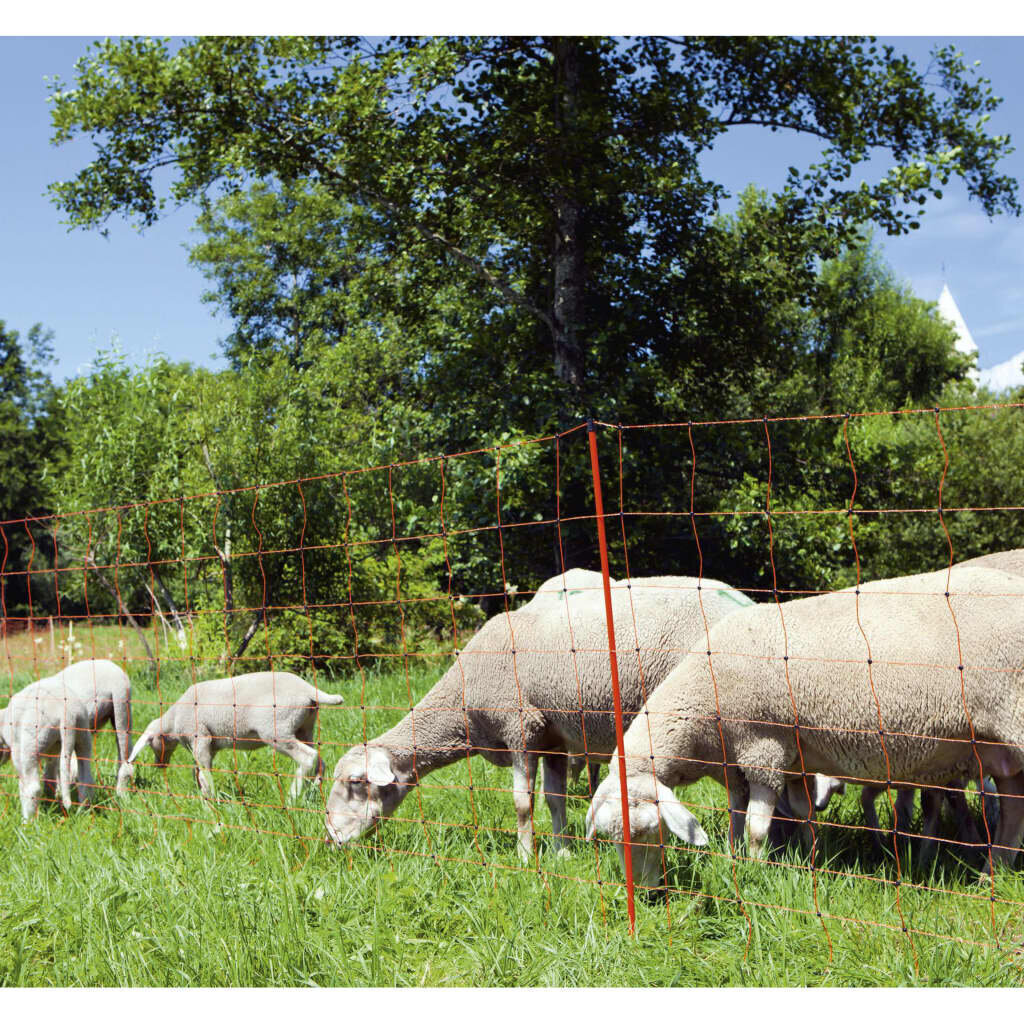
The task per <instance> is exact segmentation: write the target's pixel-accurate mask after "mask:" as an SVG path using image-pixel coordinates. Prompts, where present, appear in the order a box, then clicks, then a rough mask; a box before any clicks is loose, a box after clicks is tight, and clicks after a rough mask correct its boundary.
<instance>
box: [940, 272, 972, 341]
mask: <svg viewBox="0 0 1024 1024" xmlns="http://www.w3.org/2000/svg"><path fill="white" fill-rule="evenodd" d="M939 313H941V314H942V316H943V317H944V318H945V319H946V320H948V321H949V322H950V323H951V324H952V325H953V328H954V329H955V330H956V343H955V344H956V350H957V352H963V354H964V355H968V356H969V355H971V354H972V353H977V351H978V346H977V345H976V344H975V342H974V339H973V338H972V337H971V332H970V331H969V330H968V329H967V323H966V321H965V320H964V316H963V313H961V312H960V307H959V306H958V305H957V304H956V300H955V299H954V298H953V293H952V292H951V291H950V290H949V285H947V284H944V285H943V286H942V294H941V295H940V296H939Z"/></svg>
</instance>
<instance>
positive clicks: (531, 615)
mask: <svg viewBox="0 0 1024 1024" xmlns="http://www.w3.org/2000/svg"><path fill="white" fill-rule="evenodd" d="M600 580H601V577H600V575H599V574H598V573H593V572H586V571H584V570H570V571H569V572H568V573H567V574H566V575H565V577H564V578H563V577H562V576H556V577H553V578H552V579H551V580H548V581H546V582H545V583H544V584H543V585H542V586H541V587H540V588H539V589H538V591H537V593H536V594H535V595H534V597H533V599H532V600H531V601H530V602H529V603H528V604H526V605H524V606H523V607H521V608H518V609H516V610H515V611H511V612H508V613H504V612H503V613H500V614H498V615H496V616H494V617H492V618H491V619H489V620H488V621H487V622H486V623H484V625H483V626H482V627H481V629H480V630H479V631H478V632H477V634H476V635H475V636H474V637H473V638H472V639H471V640H470V641H469V643H467V644H466V645H465V647H464V648H462V649H461V650H460V651H457V652H456V657H455V663H454V664H453V665H452V666H451V667H450V668H449V669H448V670H447V671H446V672H445V673H444V675H443V676H442V677H441V679H440V680H439V681H438V682H437V683H436V684H435V685H434V687H433V688H432V689H431V690H430V691H429V692H428V693H427V694H426V696H424V697H423V699H422V700H420V702H419V703H418V704H417V705H416V706H415V707H414V708H413V709H411V710H410V712H409V713H408V714H407V715H406V716H405V717H404V718H403V719H402V720H401V721H400V722H399V723H398V724H397V725H395V726H393V727H392V728H391V729H389V730H388V731H387V732H385V733H383V734H382V735H380V736H378V737H376V738H375V739H372V740H371V741H370V742H368V743H365V744H359V745H358V746H355V747H353V748H352V749H351V750H349V751H348V752H347V753H346V754H345V755H344V756H343V757H342V758H340V760H339V761H338V763H337V765H336V767H335V771H334V784H333V786H332V787H331V792H330V795H329V797H328V801H327V813H326V826H327V834H328V837H329V840H330V841H332V842H334V843H335V844H336V845H338V846H342V845H343V844H345V843H346V842H351V841H353V840H355V839H357V838H358V837H359V836H361V835H363V834H365V833H366V832H369V831H370V830H372V829H374V828H375V827H376V826H377V825H378V824H379V823H380V822H381V821H382V820H383V819H385V818H389V817H391V816H392V815H393V814H394V812H395V810H396V808H397V807H398V805H399V804H400V803H401V802H402V800H403V799H404V798H405V797H406V795H407V794H408V793H409V791H410V789H411V788H412V787H413V786H415V785H417V784H418V783H419V781H420V780H421V779H422V778H423V776H424V775H426V774H427V773H428V772H432V771H434V770H435V769H437V768H441V767H442V766H444V765H447V764H451V763H453V762H455V761H458V760H460V759H461V758H466V757H469V756H470V755H472V754H481V755H482V756H483V757H485V758H486V759H487V760H488V761H490V762H492V763H493V764H496V765H499V766H502V767H511V768H512V778H513V787H512V794H513V803H514V805H515V809H516V818H517V832H518V849H519V853H520V856H521V857H522V858H523V859H524V860H528V859H529V858H530V856H531V855H532V853H533V849H534V834H533V796H534V786H535V781H536V771H537V765H538V761H539V760H541V759H542V760H543V765H544V781H543V789H544V794H545V798H546V800H547V803H548V807H549V809H550V811H551V824H552V835H553V846H554V847H555V848H556V850H557V851H558V852H559V853H560V854H562V855H564V854H565V853H566V852H567V851H566V845H567V837H566V826H567V817H566V774H567V768H568V762H569V759H570V758H571V757H573V756H576V757H579V756H580V755H583V754H585V755H586V756H587V757H588V758H589V759H590V760H591V761H592V762H597V761H608V759H609V757H610V755H611V753H612V751H613V750H614V749H615V724H614V715H613V713H612V703H613V702H612V692H611V675H610V671H609V654H608V633H607V625H606V618H605V603H604V593H603V585H602V584H601V583H600ZM567 584H571V585H572V586H568V585H567ZM702 602H703V615H702V608H701V603H702ZM612 603H613V609H614V620H615V635H616V649H617V652H618V663H619V683H620V690H621V699H622V709H623V715H624V718H625V719H626V721H627V722H628V721H629V720H631V719H632V717H633V716H634V715H635V714H636V713H637V712H638V711H639V709H640V707H641V705H642V703H643V701H644V698H645V696H646V694H648V693H650V692H651V691H653V690H654V689H655V688H656V687H657V686H658V685H659V684H660V683H661V682H662V680H663V679H664V678H665V677H666V676H667V675H668V673H669V670H670V669H671V668H672V666H673V665H675V664H676V662H677V661H679V659H680V658H681V657H682V656H683V655H684V654H685V653H686V652H687V651H689V650H690V649H691V648H692V647H694V646H696V647H699V648H700V649H703V648H704V643H705V635H706V634H705V618H704V616H706V617H707V622H708V624H709V625H712V624H714V623H715V622H718V621H720V620H721V619H723V618H725V617H726V616H727V615H730V614H732V613H733V612H735V611H737V610H738V609H740V608H743V607H745V606H747V605H749V604H751V603H752V602H751V601H750V599H749V598H747V597H746V596H745V595H743V594H741V593H738V592H737V591H735V590H733V589H732V588H731V587H729V586H728V585H727V584H725V583H722V582H720V581H718V580H712V579H703V580H698V579H697V578H694V577H688V576H664V577H650V578H644V579H634V580H632V581H630V582H629V583H624V582H621V581H619V582H615V583H614V585H613V590H612ZM634 615H635V622H636V626H635V631H634Z"/></svg>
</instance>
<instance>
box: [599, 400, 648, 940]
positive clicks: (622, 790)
mask: <svg viewBox="0 0 1024 1024" xmlns="http://www.w3.org/2000/svg"><path fill="white" fill-rule="evenodd" d="M587 435H588V439H589V441H590V469H591V472H592V473H593V476H594V512H595V515H596V518H597V544H598V547H599V548H600V549H601V581H602V583H603V584H604V614H605V620H606V622H607V624H608V660H609V662H611V670H612V702H613V704H614V706H615V745H616V749H617V751H618V759H619V795H620V797H621V799H622V829H623V835H622V859H623V862H624V864H625V868H626V910H627V913H628V914H629V934H630V935H632V934H634V932H635V931H636V904H635V900H634V891H633V847H632V845H631V843H630V841H629V840H630V835H631V832H630V828H629V794H628V793H627V791H626V756H625V750H624V747H623V740H622V697H621V695H620V693H619V659H618V655H617V654H616V651H615V617H614V615H613V614H612V586H611V577H610V576H609V573H608V540H607V538H606V537H605V530H604V500H603V499H602V497H601V470H600V468H599V467H598V462H597V430H596V428H595V427H594V421H593V420H592V419H588V420H587Z"/></svg>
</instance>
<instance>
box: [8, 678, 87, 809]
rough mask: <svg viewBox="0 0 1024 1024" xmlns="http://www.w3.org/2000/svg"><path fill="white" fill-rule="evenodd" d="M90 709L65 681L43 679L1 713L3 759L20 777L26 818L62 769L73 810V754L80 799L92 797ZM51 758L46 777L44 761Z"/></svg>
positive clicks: (66, 801) (64, 795)
mask: <svg viewBox="0 0 1024 1024" xmlns="http://www.w3.org/2000/svg"><path fill="white" fill-rule="evenodd" d="M91 724H92V723H91V721H90V717H89V709H88V708H87V707H86V705H85V704H84V703H83V702H82V701H81V700H79V698H78V697H77V696H76V695H75V694H74V693H73V692H72V691H71V690H70V688H67V687H65V686H64V685H63V684H61V683H60V682H59V677H50V678H48V679H40V680H39V681H38V682H36V683H31V684H30V685H29V686H26V687H25V689H23V690H20V691H19V692H18V693H16V694H14V696H13V697H11V700H10V703H9V704H8V705H7V707H6V708H4V710H3V712H2V713H0V763H2V762H3V761H5V760H7V758H8V757H9V758H10V759H11V762H12V763H13V765H14V771H15V773H16V774H17V776H18V791H19V794H20V796H21V817H22V820H24V821H28V820H29V818H31V817H32V816H33V815H34V814H35V813H36V811H37V810H38V808H39V798H40V795H41V793H42V791H43V785H44V781H46V782H53V781H55V780H56V777H57V776H58V774H59V778H60V796H61V803H62V804H63V805H64V809H65V810H70V809H71V802H72V801H71V758H72V756H77V759H78V771H77V782H78V787H77V788H78V799H79V802H80V803H81V804H82V806H88V805H89V804H90V803H91V802H92V790H93V785H94V780H93V777H92V731H91ZM41 758H43V759H45V761H46V765H45V768H44V776H43V779H42V780H41V779H40V775H39V761H40V759H41Z"/></svg>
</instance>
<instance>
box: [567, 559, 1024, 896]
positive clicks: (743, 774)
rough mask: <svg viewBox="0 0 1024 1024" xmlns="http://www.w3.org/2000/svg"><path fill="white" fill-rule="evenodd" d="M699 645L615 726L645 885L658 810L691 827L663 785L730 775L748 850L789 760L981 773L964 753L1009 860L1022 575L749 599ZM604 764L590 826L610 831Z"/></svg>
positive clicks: (1013, 843) (1020, 736)
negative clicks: (992, 788)
mask: <svg viewBox="0 0 1024 1024" xmlns="http://www.w3.org/2000/svg"><path fill="white" fill-rule="evenodd" d="M947 595H948V597H947ZM954 615H955V620H956V621H955V624H954ZM783 624H784V625H783ZM958 640H959V644H960V647H959V648H958ZM709 647H710V649H711V650H712V652H713V653H712V655H711V657H710V658H709V657H708V656H707V655H700V654H691V655H689V656H688V657H687V658H685V659H684V660H683V661H682V662H681V663H680V664H679V665H678V666H677V667H676V668H675V669H674V670H673V672H672V673H671V675H670V676H669V678H668V679H667V680H666V681H665V683H664V684H663V685H662V686H661V687H659V689H658V690H656V691H655V693H654V695H653V697H651V699H650V700H649V701H648V702H647V711H648V714H647V715H642V716H638V717H637V719H636V720H635V721H634V723H633V725H632V726H631V727H630V729H629V731H628V733H627V735H626V743H625V745H626V754H627V759H628V760H627V768H626V773H627V778H626V782H627V787H628V790H629V793H630V804H631V808H632V806H633V804H637V805H638V808H639V813H638V814H637V815H636V816H635V817H636V820H637V822H638V823H637V824H633V823H632V822H631V826H632V827H631V836H632V840H633V841H634V842H640V843H641V844H645V845H643V846H641V847H640V848H639V849H640V851H641V855H640V856H639V857H635V858H634V863H638V864H639V877H640V880H641V882H643V884H656V883H657V882H658V879H659V876H660V871H661V860H660V857H655V856H654V855H653V854H652V850H653V851H655V852H656V851H657V844H658V843H659V842H660V841H661V840H660V836H661V829H660V827H659V820H660V821H661V822H663V823H664V824H665V825H667V827H668V828H669V829H670V830H672V831H674V832H676V833H677V834H680V832H681V833H683V834H686V833H687V831H689V832H693V831H694V830H695V826H696V823H695V821H694V820H693V816H692V815H691V814H689V812H688V811H686V810H685V808H682V809H681V810H682V813H680V809H679V808H678V807H677V806H676V804H677V803H678V802H677V801H675V798H674V796H673V794H672V789H671V787H673V786H676V785H681V784H687V783H690V782H693V781H695V780H696V779H698V778H701V777H703V776H707V775H710V776H711V777H713V778H716V779H717V780H718V781H720V782H726V783H727V784H728V789H729V797H730V800H729V802H730V811H731V812H732V817H731V829H730V831H731V832H732V835H733V836H734V837H735V836H736V834H737V833H736V826H737V824H738V823H739V819H738V817H737V816H738V815H739V814H741V813H742V812H743V810H744V809H745V810H746V812H747V813H746V828H747V833H748V836H749V843H750V850H751V853H752V854H753V855H754V856H759V855H760V853H761V851H762V847H763V844H764V842H765V838H766V836H767V832H768V828H769V825H770V822H771V818H772V812H773V810H774V808H775V805H776V802H777V800H778V796H779V794H780V793H781V792H782V789H783V787H784V786H785V785H786V782H787V779H790V780H795V779H796V778H797V777H799V776H800V773H801V770H805V771H807V772H820V773H823V774H827V775H831V776H833V777H835V778H837V779H839V780H840V781H847V782H858V783H859V782H862V781H863V780H866V779H870V780H875V781H876V784H884V783H885V782H886V781H891V782H892V784H894V785H897V786H899V785H903V786H922V785H924V786H927V785H942V784H944V783H945V782H946V781H947V780H949V779H950V778H953V777H955V776H957V775H960V774H972V775H973V774H976V773H978V766H977V761H976V753H977V756H978V757H980V758H981V762H982V766H983V769H984V772H985V773H987V774H989V775H991V776H992V777H993V778H994V779H995V781H996V786H997V788H998V791H999V795H1000V803H1001V813H1000V820H999V826H998V828H997V830H996V834H995V837H994V846H993V859H994V860H995V861H996V862H1000V863H1012V861H1013V859H1014V858H1015V856H1016V853H1017V850H1018V847H1019V845H1020V840H1021V834H1022V831H1024V800H1022V799H1020V797H1021V796H1024V773H1022V770H1024V579H1021V578H1019V577H1015V576H1011V575H1009V574H1007V573H1003V572H999V571H996V570H991V569H978V568H954V569H952V570H950V571H945V570H944V571H941V572H935V573H927V574H923V575H919V576H907V577H903V578H900V579H892V580H880V581H877V582H873V583H864V584H861V585H860V586H859V587H856V588H853V587H851V588H848V589H847V590H843V591H839V592H837V593H830V594H822V595H818V596H815V597H808V598H803V599H800V600H795V601H790V602H787V603H786V604H784V605H782V606H775V605H757V606H754V607H752V608H749V609H746V610H744V611H741V612H738V613H737V614H736V615H735V616H732V617H731V618H730V619H729V621H728V622H726V623H723V624H721V625H719V626H717V627H715V628H714V629H713V630H712V631H711V638H710V642H709ZM958 652H960V653H958ZM709 661H710V662H711V665H712V666H713V668H714V680H715V683H716V685H717V697H718V704H719V706H720V708H721V723H720V725H721V729H722V734H723V735H724V738H725V748H726V751H725V756H724V760H725V766H724V767H723V751H722V741H721V739H720V734H719V723H718V721H717V720H716V715H717V713H718V712H717V710H716V701H715V688H714V687H713V686H712V679H711V675H710V671H709ZM961 680H962V685H963V691H962V690H961ZM962 693H963V694H965V695H966V697H965V698H964V696H962ZM965 700H966V705H967V711H965V707H964V704H965ZM876 702H877V703H876ZM794 706H795V709H796V714H798V716H799V750H798V745H797V740H798V735H797V730H796V729H795V728H794ZM968 712H969V715H970V723H973V728H974V732H975V739H976V744H973V745H972V743H971V724H970V723H969V721H968ZM800 751H802V760H801V756H800ZM975 752H976V753H975ZM612 769H613V770H612V773H611V774H610V775H609V777H608V778H607V779H605V781H604V782H603V783H602V784H601V786H600V787H598V792H597V793H596V794H595V797H594V801H593V803H592V804H591V807H590V810H589V812H588V815H587V832H588V835H589V836H593V835H595V834H597V833H601V834H603V835H608V836H610V837H611V838H613V839H614V840H617V841H619V842H621V840H622V839H623V824H622V809H621V806H620V804H619V797H618V786H619V782H618V777H617V775H616V765H615V764H614V763H613V765H612ZM801 778H802V777H801ZM662 796H665V798H666V799H671V800H672V801H673V804H672V805H671V809H670V813H669V814H659V810H660V807H659V805H658V804H655V803H653V801H654V800H656V799H658V798H660V797H662ZM748 796H749V802H748ZM805 802H806V801H805ZM680 822H681V823H682V825H681V827H680V828H679V829H678V830H677V827H676V826H679V825H680ZM696 827H697V828H699V826H696ZM620 852H621V851H620Z"/></svg>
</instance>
